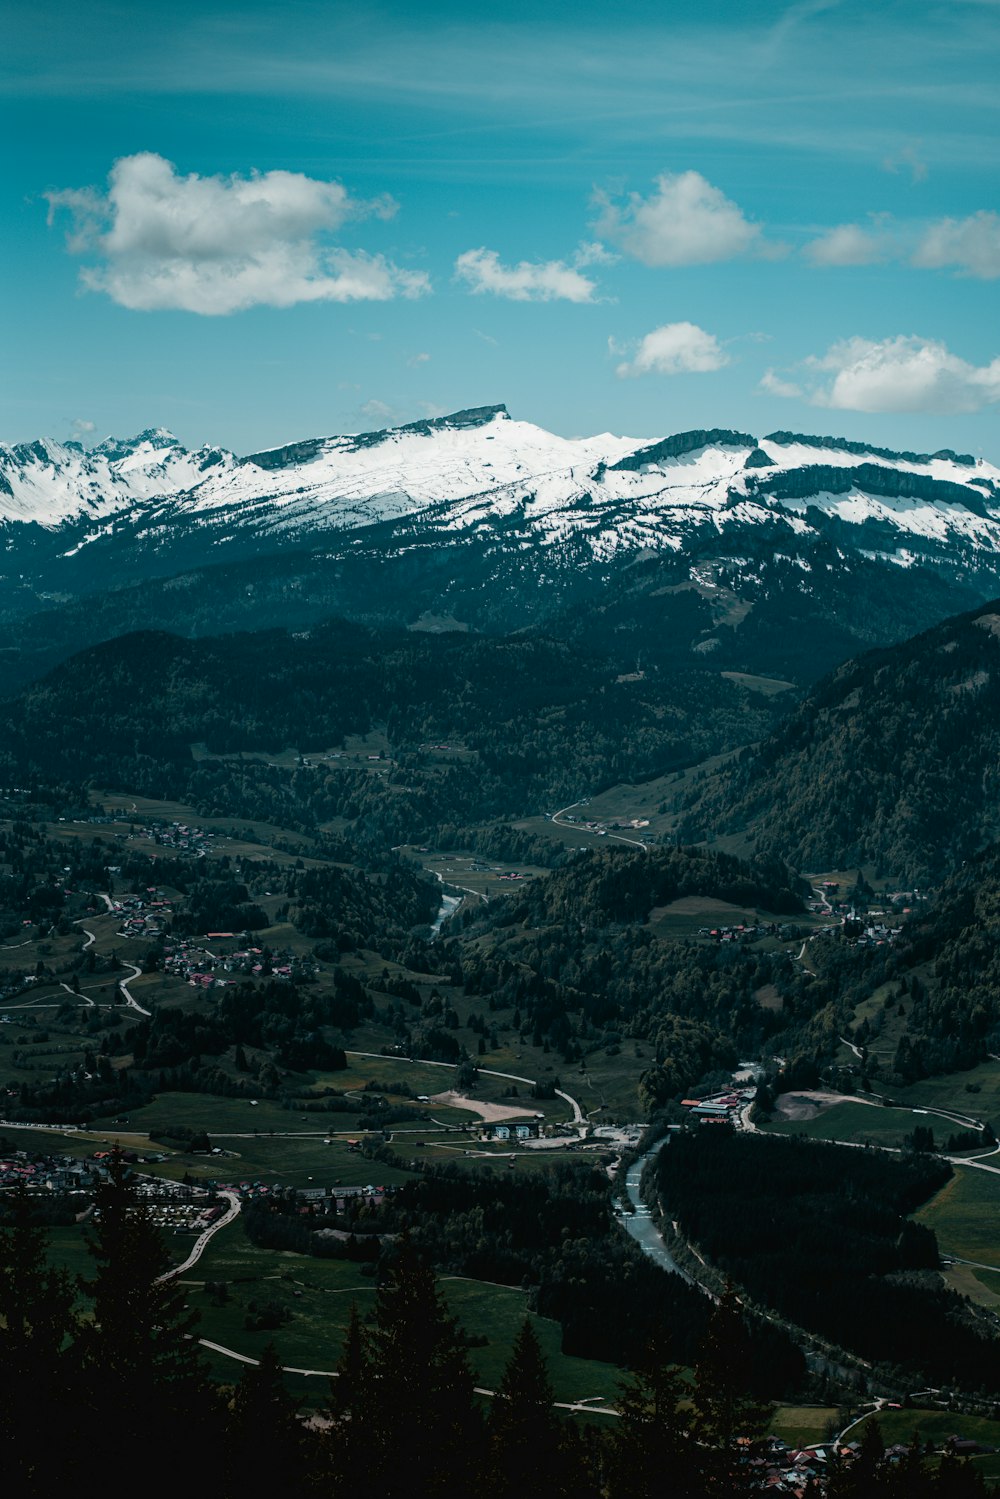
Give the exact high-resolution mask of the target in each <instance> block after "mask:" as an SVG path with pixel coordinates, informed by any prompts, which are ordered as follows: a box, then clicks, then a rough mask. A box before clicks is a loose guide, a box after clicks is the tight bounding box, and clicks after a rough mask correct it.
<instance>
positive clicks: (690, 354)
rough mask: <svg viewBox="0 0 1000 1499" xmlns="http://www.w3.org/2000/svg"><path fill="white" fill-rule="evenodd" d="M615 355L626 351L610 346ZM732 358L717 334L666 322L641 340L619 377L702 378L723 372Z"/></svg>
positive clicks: (623, 365) (626, 361)
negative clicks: (677, 376)
mask: <svg viewBox="0 0 1000 1499" xmlns="http://www.w3.org/2000/svg"><path fill="white" fill-rule="evenodd" d="M611 350H612V353H622V352H623V350H621V349H619V348H617V347H616V346H615V345H614V344H612V345H611ZM729 362H730V361H729V355H728V354H727V353H726V351H725V349H723V348H722V347H721V346H720V344H719V341H718V339H717V338H716V337H715V335H714V333H706V332H705V330H704V328H699V327H698V325H697V324H696V323H665V324H664V326H663V327H662V328H654V329H653V331H652V333H647V334H646V336H645V338H643V339H640V341H639V343H638V345H637V346H636V349H635V354H634V356H633V358H632V359H631V360H625V361H623V362H622V363H621V364H620V365H619V366H618V368H617V370H616V372H615V373H616V374H617V375H618V376H619V377H620V378H621V379H628V378H630V377H633V376H637V375H703V374H708V373H710V372H711V371H712V370H719V369H722V367H723V365H725V364H728V363H729Z"/></svg>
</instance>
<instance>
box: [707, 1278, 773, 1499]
mask: <svg viewBox="0 0 1000 1499" xmlns="http://www.w3.org/2000/svg"><path fill="white" fill-rule="evenodd" d="M752 1361H753V1348H752V1346H751V1342H750V1337H749V1335H748V1333H747V1329H746V1326H745V1324H744V1322H743V1318H742V1317H741V1315H740V1312H739V1304H738V1302H737V1299H736V1294H735V1292H734V1291H733V1289H732V1287H731V1286H729V1287H727V1288H726V1290H725V1292H724V1293H723V1296H722V1298H721V1300H720V1301H719V1303H718V1305H717V1306H716V1307H715V1309H714V1310H713V1313H712V1316H711V1318H710V1319H709V1324H708V1329H707V1331H706V1333H705V1340H704V1342H703V1344H702V1346H701V1351H700V1354H699V1357H698V1359H697V1362H696V1364H695V1371H694V1396H693V1401H692V1405H693V1411H692V1422H691V1429H692V1431H693V1433H694V1435H695V1437H696V1439H697V1440H698V1442H699V1443H701V1445H702V1447H703V1449H704V1451H705V1453H706V1454H707V1456H706V1458H705V1459H704V1461H703V1470H704V1492H705V1494H706V1496H707V1495H715V1494H718V1495H720V1496H721V1495H725V1499H734V1496H737V1495H739V1494H743V1493H749V1492H750V1490H751V1488H752V1487H753V1481H752V1480H751V1479H750V1477H749V1470H748V1469H747V1467H746V1463H745V1461H744V1458H745V1455H746V1447H745V1446H744V1445H743V1444H744V1443H750V1442H752V1441H753V1440H754V1439H755V1438H757V1437H759V1436H761V1435H762V1434H763V1433H764V1431H765V1430H766V1428H767V1423H768V1421H769V1420H770V1416H771V1410H772V1408H771V1406H770V1405H767V1404H765V1403H763V1402H761V1401H759V1400H755V1399H754V1398H753V1397H752V1396H751V1395H750V1394H749V1392H748V1390H747V1382H746V1371H747V1370H748V1369H749V1368H751V1367H752Z"/></svg>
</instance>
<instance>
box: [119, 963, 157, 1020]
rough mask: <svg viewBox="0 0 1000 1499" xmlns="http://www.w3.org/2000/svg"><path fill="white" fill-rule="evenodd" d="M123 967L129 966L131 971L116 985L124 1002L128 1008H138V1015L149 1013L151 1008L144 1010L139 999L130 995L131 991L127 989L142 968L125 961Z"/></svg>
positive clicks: (147, 1014)
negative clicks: (123, 997)
mask: <svg viewBox="0 0 1000 1499" xmlns="http://www.w3.org/2000/svg"><path fill="white" fill-rule="evenodd" d="M125 967H126V968H131V970H132V972H131V973H130V974H129V976H128V978H127V979H122V980H121V981H120V983H119V985H118V987H119V989H120V990H121V991H122V993H123V994H124V996H125V1003H126V1004H127V1005H128V1006H129V1008H130V1009H132V1010H138V1011H139V1014H140V1015H146V1016H149V1015H151V1014H152V1013H153V1012H152V1010H144V1009H143V1008H142V1005H141V1004H140V1003H139V1001H138V1000H137V999H136V998H134V996H133V995H132V993H131V991H130V989H129V984H131V983H132V982H133V980H135V979H137V978H138V977H139V975H140V974H141V973H142V969H141V968H139V967H138V966H137V965H136V964H135V963H126V964H125Z"/></svg>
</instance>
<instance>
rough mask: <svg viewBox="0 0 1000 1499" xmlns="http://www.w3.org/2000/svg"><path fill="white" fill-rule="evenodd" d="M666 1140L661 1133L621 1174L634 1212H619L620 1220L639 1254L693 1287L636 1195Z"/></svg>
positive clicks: (693, 1283)
mask: <svg viewBox="0 0 1000 1499" xmlns="http://www.w3.org/2000/svg"><path fill="white" fill-rule="evenodd" d="M669 1139H670V1136H669V1135H667V1136H665V1137H664V1139H662V1140H660V1141H659V1142H658V1143H657V1144H656V1145H654V1146H653V1148H652V1150H649V1151H647V1152H646V1154H645V1155H644V1156H642V1157H641V1158H640V1159H639V1160H638V1161H636V1162H635V1164H634V1165H632V1166H630V1167H629V1169H628V1174H627V1176H626V1177H625V1189H626V1191H627V1192H628V1196H629V1201H630V1202H631V1203H632V1206H633V1207H634V1208H635V1212H634V1213H625V1214H623V1215H622V1220H621V1221H622V1223H623V1224H624V1225H625V1228H626V1230H627V1231H628V1232H629V1233H630V1234H631V1235H632V1237H633V1239H634V1240H635V1241H636V1243H637V1244H638V1245H639V1247H640V1248H641V1249H642V1251H643V1253H644V1254H648V1255H649V1257H650V1259H651V1260H654V1261H655V1262H656V1264H657V1265H659V1266H660V1268H661V1269H663V1270H672V1271H673V1272H674V1274H675V1275H680V1276H681V1277H682V1278H683V1279H684V1280H686V1281H687V1283H688V1285H689V1286H695V1285H697V1284H698V1282H697V1281H696V1280H695V1278H694V1276H693V1275H689V1274H688V1273H687V1271H686V1270H682V1269H681V1267H680V1265H678V1263H677V1261H676V1260H675V1259H674V1257H673V1255H672V1254H671V1253H670V1251H669V1249H668V1248H667V1246H666V1245H665V1244H664V1242H663V1237H662V1235H661V1234H660V1231H659V1229H658V1228H657V1227H656V1224H655V1223H654V1222H653V1220H652V1218H651V1217H650V1213H649V1208H648V1207H647V1206H646V1204H645V1203H644V1202H643V1200H642V1198H641V1197H640V1195H639V1181H640V1178H641V1176H642V1173H643V1170H644V1168H645V1166H646V1165H647V1163H648V1162H649V1161H651V1160H653V1158H654V1157H655V1156H656V1155H657V1154H658V1153H659V1151H660V1150H662V1148H663V1146H664V1145H666V1143H667V1141H668V1140H669ZM699 1289H700V1288H699Z"/></svg>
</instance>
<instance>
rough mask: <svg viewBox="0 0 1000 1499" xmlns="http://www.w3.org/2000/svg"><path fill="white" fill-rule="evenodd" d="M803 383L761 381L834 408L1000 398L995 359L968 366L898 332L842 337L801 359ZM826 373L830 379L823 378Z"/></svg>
mask: <svg viewBox="0 0 1000 1499" xmlns="http://www.w3.org/2000/svg"><path fill="white" fill-rule="evenodd" d="M805 369H806V370H807V371H808V372H810V374H809V375H807V377H806V379H805V380H804V382H803V383H804V384H805V385H806V386H807V387H808V388H807V389H806V390H803V389H802V387H800V386H798V385H793V384H791V383H790V382H786V381H784V380H781V379H780V378H779V377H777V376H774V375H773V374H772V372H769V373H768V375H765V377H764V380H763V381H762V382H761V384H762V386H763V388H764V389H766V390H768V391H769V392H770V393H771V394H772V395H788V396H799V397H802V398H804V399H807V400H808V401H809V402H810V403H811V404H812V405H813V406H826V407H831V408H833V409H834V410H839V411H870V412H881V411H907V412H935V413H939V414H942V415H951V414H954V413H957V412H963V411H980V410H981V409H982V408H983V407H984V406H988V405H990V404H991V403H993V402H996V401H1000V358H996V359H994V360H993V361H992V362H991V363H990V364H987V365H974V364H969V363H968V362H967V361H966V360H964V359H960V358H959V357H958V355H957V354H952V353H951V352H950V350H949V349H948V348H947V347H946V345H945V344H943V343H939V342H937V341H936V340H934V339H926V338H918V337H916V336H914V335H904V334H900V335H899V336H897V337H896V338H886V339H883V340H881V342H873V341H872V340H869V339H865V338H846V339H843V340H841V342H839V343H835V344H833V345H832V346H831V347H830V348H829V349H828V350H827V352H826V353H825V354H823V355H821V356H819V357H818V358H810V359H807V360H806V361H805ZM829 376H832V378H825V377H829Z"/></svg>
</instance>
